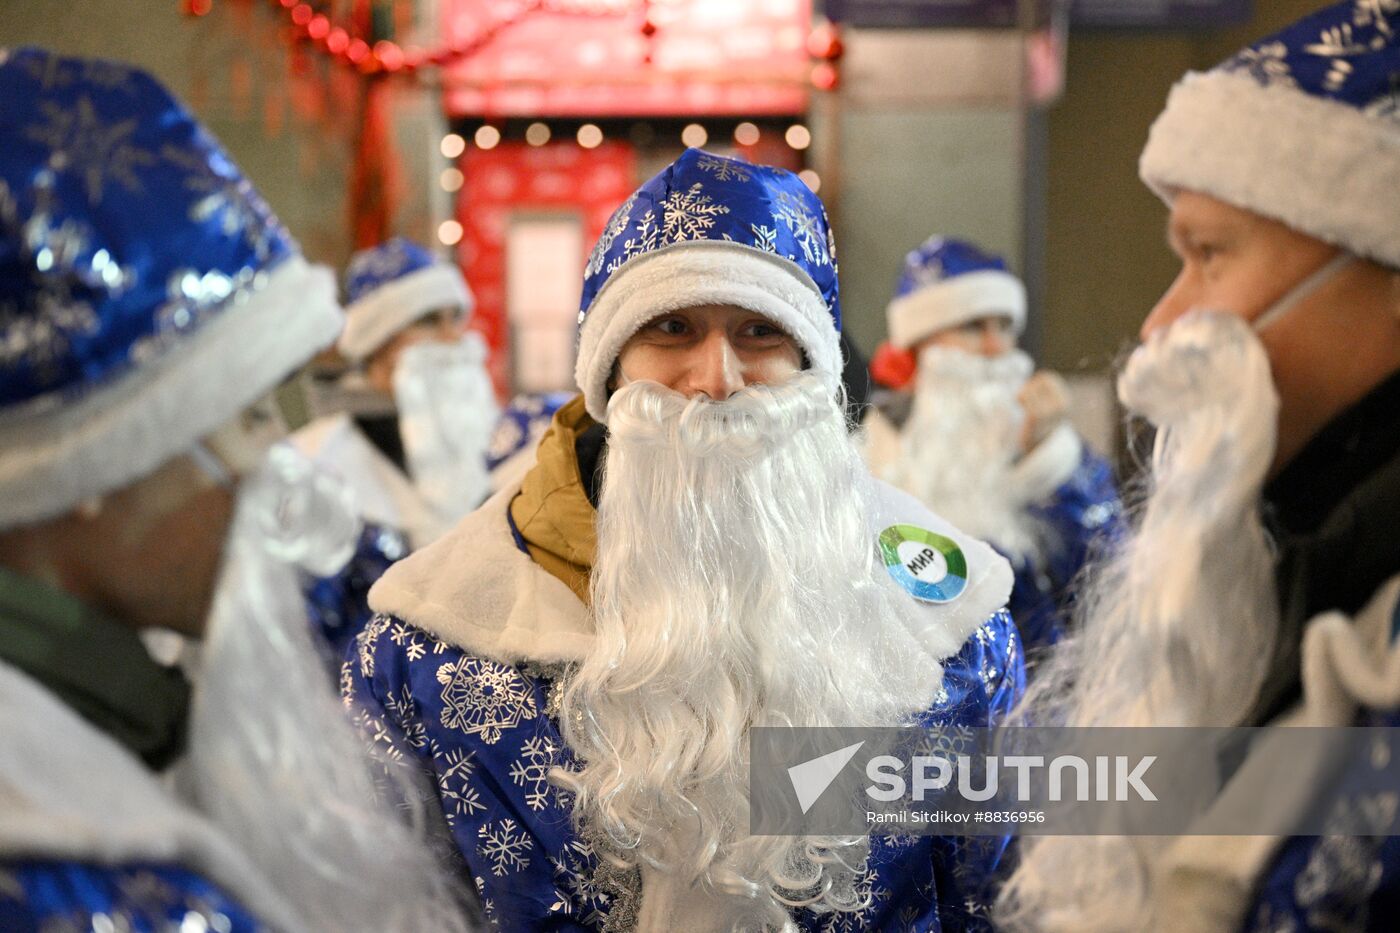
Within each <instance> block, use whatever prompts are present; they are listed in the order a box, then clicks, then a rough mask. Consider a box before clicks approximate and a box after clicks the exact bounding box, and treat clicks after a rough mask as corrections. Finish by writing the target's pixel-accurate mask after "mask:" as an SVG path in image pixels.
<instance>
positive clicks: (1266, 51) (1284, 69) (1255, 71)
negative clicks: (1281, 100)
mask: <svg viewBox="0 0 1400 933" xmlns="http://www.w3.org/2000/svg"><path fill="white" fill-rule="evenodd" d="M1287 56H1288V46H1286V45H1284V44H1283V43H1282V42H1270V43H1267V44H1265V45H1261V46H1258V47H1255V48H1248V49H1245V50H1244V51H1243V52H1240V54H1238V55H1236V56H1235V57H1234V58H1232V59H1231V60H1230V61H1229V62H1228V63H1226V64H1225V65H1224V66H1223V67H1224V69H1225V70H1226V71H1242V72H1244V73H1245V74H1247V75H1249V76H1250V77H1251V78H1253V79H1254V80H1255V81H1258V82H1259V83H1260V84H1264V85H1269V84H1282V85H1286V86H1288V87H1292V86H1294V84H1295V83H1296V82H1295V81H1294V80H1293V70H1292V69H1291V68H1290V67H1289V65H1288V61H1287Z"/></svg>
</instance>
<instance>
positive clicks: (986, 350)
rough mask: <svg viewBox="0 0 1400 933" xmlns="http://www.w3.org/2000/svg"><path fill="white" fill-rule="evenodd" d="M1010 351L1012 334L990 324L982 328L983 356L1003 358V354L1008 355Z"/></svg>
mask: <svg viewBox="0 0 1400 933" xmlns="http://www.w3.org/2000/svg"><path fill="white" fill-rule="evenodd" d="M1010 349H1011V335H1010V332H1008V331H1007V330H1005V329H1004V328H1002V327H999V326H997V325H995V324H990V325H987V326H986V327H983V328H982V346H981V351H982V355H983V356H987V357H997V356H1001V355H1002V354H1003V353H1006V352H1007V351H1008V350H1010Z"/></svg>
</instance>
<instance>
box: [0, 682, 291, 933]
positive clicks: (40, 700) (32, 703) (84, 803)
mask: <svg viewBox="0 0 1400 933" xmlns="http://www.w3.org/2000/svg"><path fill="white" fill-rule="evenodd" d="M0 748H3V749H4V750H5V751H4V754H3V755H0V860H14V859H53V860H58V861H75V862H85V863H95V864H98V865H110V866H113V867H116V866H123V865H131V864H135V863H143V862H144V863H157V864H165V865H178V866H182V867H184V868H188V869H191V870H192V871H195V872H197V873H199V874H201V875H202V876H204V877H205V878H208V879H209V880H210V881H213V882H214V883H215V884H218V885H219V886H220V887H222V888H223V889H224V890H226V891H227V892H228V893H229V894H230V895H232V896H233V897H234V898H235V899H236V900H237V901H238V902H239V904H240V905H241V906H243V907H245V908H247V909H248V910H250V911H252V912H253V913H254V915H256V916H257V917H258V919H259V920H261V921H262V922H264V923H266V924H268V925H269V926H270V927H271V928H272V929H276V930H281V931H287V933H292V931H298V930H309V929H311V927H310V926H309V925H307V924H306V923H305V922H303V920H302V919H301V918H299V917H297V912H296V910H295V909H294V908H293V906H292V905H290V904H288V903H287V902H286V901H285V900H284V899H283V898H282V897H281V896H280V895H279V894H278V893H277V892H276V890H275V889H274V888H273V887H272V886H271V885H269V884H268V883H267V882H266V880H265V879H264V878H263V877H262V876H261V875H260V874H259V872H258V871H257V869H256V868H254V867H253V865H252V864H251V863H250V862H249V861H248V860H247V859H246V858H244V856H243V855H242V854H241V853H240V852H239V851H237V850H236V849H235V848H234V846H233V844H232V843H231V842H230V841H229V840H228V839H226V838H225V837H224V835H223V834H222V833H221V832H220V831H219V830H218V829H217V828H216V827H215V826H214V825H213V824H212V823H210V822H209V821H208V820H207V819H205V818H204V817H203V816H202V815H200V814H199V813H197V812H196V811H194V810H193V809H191V808H189V807H188V806H186V805H185V804H184V803H182V802H181V801H179V800H178V799H177V798H176V797H175V796H174V795H173V794H172V793H170V792H169V791H168V790H167V789H166V788H165V787H163V786H162V785H161V783H160V781H159V780H157V778H156V777H155V775H153V774H152V773H151V772H150V771H148V770H147V769H146V768H145V767H143V766H142V765H141V763H140V762H138V761H137V760H136V759H135V758H133V757H132V756H131V755H130V754H129V753H127V751H126V750H125V749H123V748H122V747H121V746H119V745H118V744H117V743H116V742H115V741H113V740H112V739H110V738H108V737H107V736H106V735H104V734H102V733H101V732H98V731H97V730H96V729H94V728H93V727H92V726H90V725H88V724H87V723H86V722H84V721H83V720H81V719H79V718H78V716H77V715H76V714H75V713H73V712H72V711H71V710H70V709H68V707H66V706H64V705H63V704H62V703H60V702H59V701H58V699H57V698H56V697H54V696H53V695H52V694H50V693H49V692H48V691H47V690H45V689H43V688H42V687H41V686H39V685H38V684H37V683H35V682H34V681H33V680H31V679H30V678H29V677H27V676H26V675H24V674H23V673H21V672H20V671H18V670H16V669H15V668H13V667H11V666H9V665H7V664H4V663H0Z"/></svg>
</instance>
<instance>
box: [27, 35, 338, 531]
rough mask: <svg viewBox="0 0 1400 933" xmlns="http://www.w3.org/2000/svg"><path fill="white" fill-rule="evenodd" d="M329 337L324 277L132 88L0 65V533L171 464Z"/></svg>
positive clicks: (140, 77) (128, 78)
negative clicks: (3, 528) (0, 530)
mask: <svg viewBox="0 0 1400 933" xmlns="http://www.w3.org/2000/svg"><path fill="white" fill-rule="evenodd" d="M341 320H342V317H341V313H340V309H339V306H338V304H337V303H336V299H335V279H334V276H333V275H332V274H331V273H330V272H329V271H328V270H326V269H323V268H318V267H313V266H310V265H308V264H307V263H306V262H305V260H303V259H302V256H301V253H300V250H299V249H298V247H297V244H296V242H295V241H294V240H293V239H292V237H291V236H290V235H289V234H288V233H287V231H286V229H285V228H284V227H283V226H282V225H281V224H280V223H279V222H278V221H277V218H276V217H274V216H273V214H272V212H271V211H270V210H269V209H268V206H267V204H266V203H265V202H264V201H263V199H262V198H261V197H260V196H259V195H258V193H257V191H255V190H254V189H253V187H252V185H251V184H249V182H248V180H247V179H246V178H245V177H243V175H242V174H241V173H240V172H239V171H238V168H237V167H236V166H235V165H234V164H233V162H231V161H230V160H229V158H228V156H227V154H226V153H225V152H224V151H223V149H222V148H221V147H220V146H219V144H218V142H217V141H216V140H215V139H214V138H213V137H212V136H211V135H210V134H209V133H208V131H207V130H205V129H204V127H202V126H201V125H200V124H199V123H198V122H197V121H196V120H195V119H194V118H193V117H192V116H191V115H190V114H189V112H188V111H186V110H185V108H184V107H183V106H181V105H180V103H179V102H177V101H176V100H175V99H174V98H172V97H171V95H170V94H169V93H168V92H167V91H166V90H165V89H164V88H163V87H161V85H160V84H159V83H157V82H156V81H155V80H154V79H153V78H152V77H150V76H149V75H148V74H146V73H145V72H142V71H139V70H136V69H132V68H128V67H126V66H124V65H119V64H115V63H111V62H105V61H97V60H88V59H77V58H66V57H62V56H58V55H54V54H52V53H49V52H46V51H42V50H39V49H14V50H0V527H9V526H12V525H17V524H23V523H27V522H33V521H39V520H42V519H45V518H50V517H53V516H56V515H60V514H63V513H64V512H66V511H68V510H70V509H72V508H73V507H74V506H75V505H76V504H78V503H79V502H81V501H83V500H84V499H87V498H90V497H92V496H96V495H101V494H103V493H106V492H109V491H112V490H115V489H118V488H121V487H123V486H125V485H128V484H130V483H131V482H133V481H134V480H136V479H138V478H140V477H142V476H144V475H145V474H147V473H150V472H151V471H153V470H154V469H156V468H157V467H159V466H160V465H161V464H163V463H165V462H166V461H167V460H169V459H170V458H172V457H174V456H176V455H178V454H180V453H183V452H185V451H187V450H189V449H191V448H192V447H193V445H194V444H195V443H196V442H197V441H198V440H199V439H200V438H201V437H203V436H205V435H207V434H209V433H210V432H212V431H214V430H215V429H216V428H218V427H220V426H221V425H223V424H224V423H226V422H227V421H229V420H230V419H231V418H233V417H234V416H236V415H237V414H238V413H239V411H241V410H242V409H243V408H245V407H247V406H248V405H249V404H250V403H252V402H254V401H256V400H257V399H258V398H259V397H261V396H262V395H264V394H266V393H267V392H268V391H269V390H270V389H272V388H273V387H274V386H276V384H277V383H278V382H279V381H280V380H281V379H282V378H283V377H285V376H286V375H288V374H289V373H290V372H292V371H293V370H295V369H296V368H297V367H299V366H301V365H302V364H303V363H305V362H306V361H307V360H308V359H309V358H310V357H311V356H312V355H314V354H315V352H316V351H317V350H318V349H319V348H321V347H324V346H326V345H328V344H329V343H331V341H333V340H334V339H335V337H336V334H337V333H338V331H339V328H340V325H341Z"/></svg>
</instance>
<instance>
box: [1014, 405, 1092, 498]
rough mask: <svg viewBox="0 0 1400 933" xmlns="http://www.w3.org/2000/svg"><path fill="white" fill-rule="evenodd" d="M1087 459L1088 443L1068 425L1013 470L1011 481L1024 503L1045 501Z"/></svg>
mask: <svg viewBox="0 0 1400 933" xmlns="http://www.w3.org/2000/svg"><path fill="white" fill-rule="evenodd" d="M1083 456H1084V442H1083V441H1081V440H1080V439H1079V434H1078V433H1077V432H1076V431H1075V430H1074V428H1073V427H1072V426H1070V425H1068V424H1062V425H1060V426H1059V427H1058V428H1056V429H1055V430H1053V431H1051V432H1050V436H1049V437H1047V438H1045V440H1043V441H1041V442H1040V443H1039V444H1037V445H1036V446H1035V449H1034V450H1032V451H1031V452H1030V453H1028V454H1026V455H1025V456H1024V457H1022V458H1021V459H1020V460H1019V461H1017V463H1016V465H1015V466H1014V467H1013V468H1012V470H1011V482H1012V484H1013V485H1014V486H1015V487H1016V492H1017V496H1018V498H1019V500H1020V501H1022V502H1030V503H1036V502H1042V501H1044V500H1045V499H1046V498H1048V497H1049V496H1050V494H1051V493H1053V492H1054V491H1055V490H1056V489H1059V488H1060V487H1061V486H1062V485H1064V483H1065V481H1066V480H1068V479H1069V478H1070V477H1071V476H1073V475H1074V471H1075V470H1076V469H1078V468H1079V461H1080V459H1081V458H1082V457H1083Z"/></svg>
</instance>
